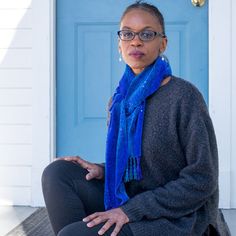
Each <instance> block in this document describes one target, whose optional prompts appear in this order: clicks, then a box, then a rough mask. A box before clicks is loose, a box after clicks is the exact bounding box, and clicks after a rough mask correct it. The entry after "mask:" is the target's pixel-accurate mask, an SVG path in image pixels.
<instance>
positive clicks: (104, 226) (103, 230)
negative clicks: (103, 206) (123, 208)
mask: <svg viewBox="0 0 236 236" xmlns="http://www.w3.org/2000/svg"><path fill="white" fill-rule="evenodd" d="M114 223H115V222H114V221H113V220H111V219H109V220H108V221H107V222H106V224H104V225H103V226H102V228H101V229H100V230H99V231H98V234H99V235H103V234H104V233H105V232H106V231H107V230H108V229H110V227H111V226H112V225H113V224H114ZM113 232H114V231H113ZM118 232H119V231H118Z"/></svg>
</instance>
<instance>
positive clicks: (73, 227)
mask: <svg viewBox="0 0 236 236" xmlns="http://www.w3.org/2000/svg"><path fill="white" fill-rule="evenodd" d="M97 232H98V231H97ZM97 232H96V233H97ZM96 233H95V232H94V229H92V228H88V227H87V226H86V223H84V222H82V221H78V222H75V223H72V224H69V225H67V226H65V227H64V228H63V229H62V230H60V231H59V233H58V234H57V236H78V235H81V236H93V235H97V234H96Z"/></svg>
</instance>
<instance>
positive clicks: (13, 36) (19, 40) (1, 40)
mask: <svg viewBox="0 0 236 236" xmlns="http://www.w3.org/2000/svg"><path fill="white" fill-rule="evenodd" d="M31 47H32V29H0V48H31Z"/></svg>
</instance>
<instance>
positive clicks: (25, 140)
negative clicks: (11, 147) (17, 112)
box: [0, 125, 32, 144]
mask: <svg viewBox="0 0 236 236" xmlns="http://www.w3.org/2000/svg"><path fill="white" fill-rule="evenodd" d="M11 143H12V144H31V143H32V126H30V125H28V126H23V125H19V126H8V125H0V144H11Z"/></svg>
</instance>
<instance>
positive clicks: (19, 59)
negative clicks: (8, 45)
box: [0, 49, 32, 69]
mask: <svg viewBox="0 0 236 236" xmlns="http://www.w3.org/2000/svg"><path fill="white" fill-rule="evenodd" d="M1 68H13V69H14V68H32V49H0V69H1Z"/></svg>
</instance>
